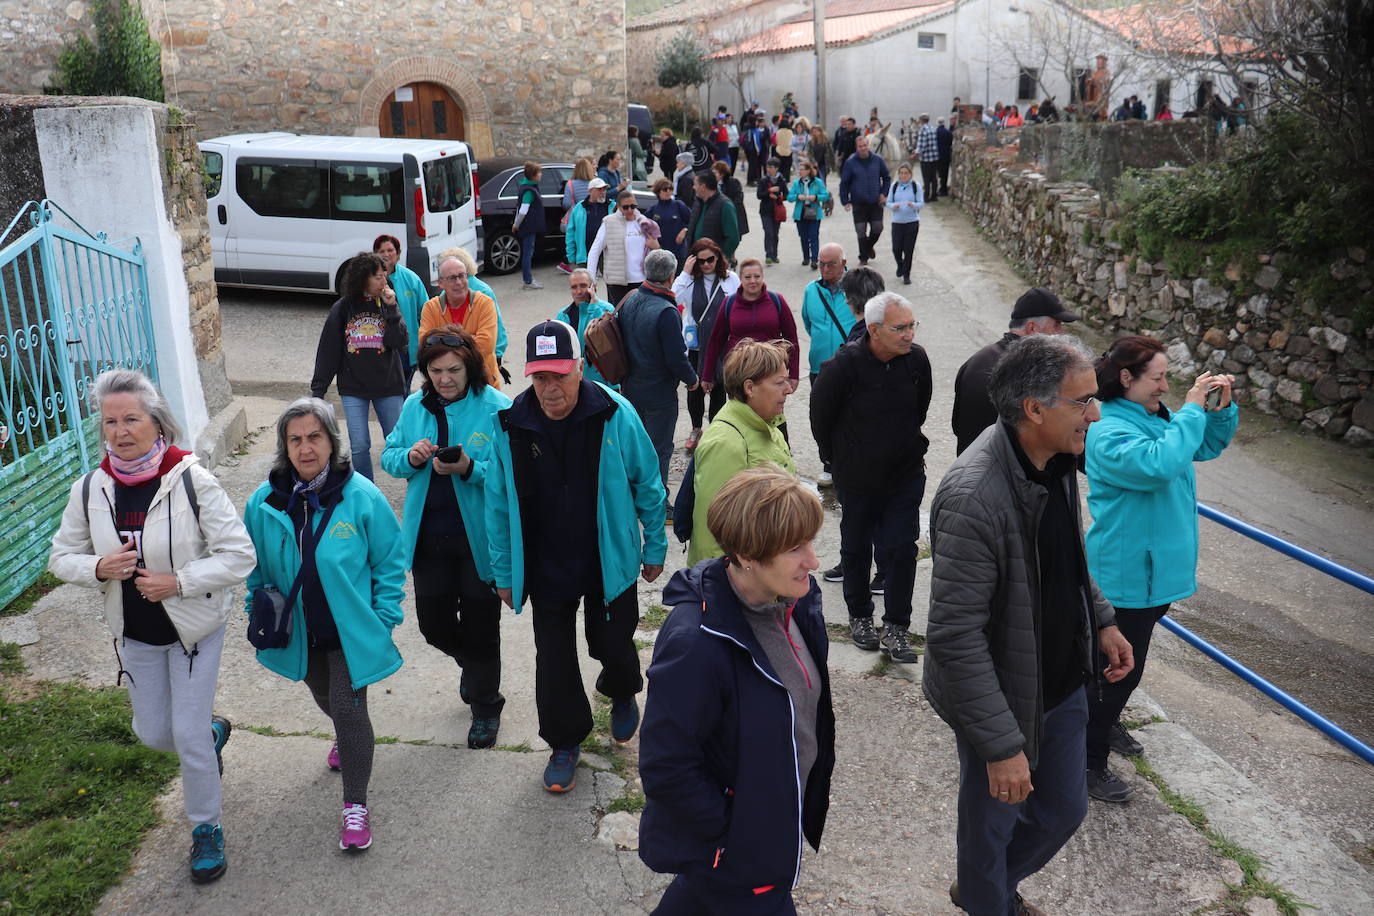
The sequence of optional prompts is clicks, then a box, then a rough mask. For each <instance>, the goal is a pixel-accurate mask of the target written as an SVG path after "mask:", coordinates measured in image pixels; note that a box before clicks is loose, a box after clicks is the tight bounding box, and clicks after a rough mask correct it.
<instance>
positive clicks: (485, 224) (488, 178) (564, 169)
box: [477, 156, 655, 274]
mask: <svg viewBox="0 0 1374 916" xmlns="http://www.w3.org/2000/svg"><path fill="white" fill-rule="evenodd" d="M540 168H542V169H543V173H542V174H541V175H540V176H539V193H540V196H542V197H543V199H544V223H545V225H546V226H547V227H548V231H547V232H545V234H544V240H543V246H544V251H546V252H555V253H556V254H557V257H558V260H560V261H562V260H563V257H564V247H563V230H562V229H561V228H560V226H559V223H561V222H562V220H563V189H564V188H565V187H566V186H567V184H568V181H569V180H570V179H571V178H572V173H573V167H572V163H571V162H544V163H541V164H540ZM524 172H525V160H524V159H517V158H515V157H513V156H505V157H500V158H495V159H485V160H483V161H481V162H479V163H478V164H477V180H478V181H479V182H480V183H481V189H482V233H483V235H484V236H485V238H486V246H487V250H486V264H485V265H484V267H483V269H484V270H485V271H486V272H489V273H493V274H508V273H512V272H514V271H516V270H518V269H519V267H520V239H518V238H517V237H516V235H515V233H514V231H512V228H511V227H512V226H513V225H514V224H515V211H516V210H517V209H518V201H519V196H520V190H519V186H520V179H521V177H522V176H523V175H524ZM630 187H631V189H632V190H633V191H634V193H635V199H636V200H637V201H638V202H639V206H640V207H642V208H648V207H652V206H653V205H654V203H655V199H654V195H653V194H652V193H651V192H650V191H649V190H648V189H647V188H646V187H645V185H644V182H642V181H639V182H633V183H632V184H631V186H630Z"/></svg>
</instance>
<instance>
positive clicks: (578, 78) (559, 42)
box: [0, 0, 626, 158]
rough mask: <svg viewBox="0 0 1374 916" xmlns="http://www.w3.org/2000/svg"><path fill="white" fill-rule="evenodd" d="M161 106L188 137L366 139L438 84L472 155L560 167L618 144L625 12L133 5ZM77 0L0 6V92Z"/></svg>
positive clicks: (54, 35)
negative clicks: (412, 92) (181, 121)
mask: <svg viewBox="0 0 1374 916" xmlns="http://www.w3.org/2000/svg"><path fill="white" fill-rule="evenodd" d="M142 2H143V5H144V10H145V15H146V17H147V19H148V22H149V24H150V28H151V29H152V31H153V33H154V35H155V36H156V37H157V38H158V39H159V40H160V41H161V43H162V47H163V58H162V68H163V73H164V75H165V83H166V91H167V101H168V102H169V103H171V104H174V105H176V106H177V107H179V108H182V109H184V110H186V111H190V112H193V113H194V116H195V121H196V135H197V137H198V138H201V139H204V138H205V137H213V136H217V135H221V134H228V133H237V132H248V131H261V130H291V131H298V132H301V133H318V134H345V135H361V136H376V135H377V129H378V120H379V115H380V113H381V108H382V104H383V103H384V101H386V100H387V99H389V97H390V95H391V93H392V92H394V91H395V90H396V89H398V88H400V87H401V86H404V85H406V84H407V83H410V82H417V81H419V82H434V83H438V84H440V85H443V86H444V87H445V88H447V89H448V91H449V92H450V93H451V94H452V95H453V96H454V98H455V99H456V100H457V101H458V103H459V104H460V105H461V106H462V107H463V109H464V126H465V129H466V138H467V139H468V140H469V142H471V143H472V145H473V147H474V149H475V151H476V153H477V155H478V156H479V157H489V156H492V155H516V156H532V157H534V158H546V157H547V158H570V157H573V156H580V155H593V154H596V153H599V152H602V151H604V150H606V149H608V148H610V147H611V146H623V145H624V143H625V124H626V110H625V101H626V99H625V32H624V18H625V8H624V4H622V3H604V2H601V0H570V2H568V3H564V4H562V5H560V6H557V7H549V6H546V5H541V4H536V3H534V2H533V0H516V2H506V0H468V2H465V3H462V4H454V5H448V6H445V5H442V4H436V3H433V2H430V0H390V2H387V3H364V4H352V5H350V6H348V7H347V8H346V9H345V7H343V6H340V5H338V4H336V3H331V2H326V0H299V2H293V0H166V2H165V3H163V2H161V0H157V2H154V0H142ZM91 18H92V17H91V13H90V10H89V8H88V6H87V4H86V3H85V2H83V0H71V2H67V3H63V2H62V0H0V46H3V47H4V48H5V53H4V54H3V55H0V92H7V91H8V92H16V93H25V94H36V93H40V92H42V90H43V87H44V86H45V85H47V84H49V83H50V82H51V80H52V71H53V69H54V68H55V66H56V61H57V55H58V54H59V53H60V51H61V49H62V47H63V46H64V45H65V44H66V43H68V42H70V41H72V40H73V39H74V38H75V36H76V34H77V32H78V31H79V30H82V29H86V30H89V29H90V25H91Z"/></svg>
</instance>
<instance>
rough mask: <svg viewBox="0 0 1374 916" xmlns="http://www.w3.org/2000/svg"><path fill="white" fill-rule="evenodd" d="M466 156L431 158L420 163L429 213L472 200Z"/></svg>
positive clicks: (456, 207) (470, 180) (441, 211)
mask: <svg viewBox="0 0 1374 916" xmlns="http://www.w3.org/2000/svg"><path fill="white" fill-rule="evenodd" d="M469 168H470V167H469V165H468V159H467V157H466V156H446V157H444V158H443V159H431V160H430V161H429V162H426V163H424V164H423V165H421V170H422V171H423V172H424V177H425V200H427V201H428V202H429V211H430V212H431V213H444V212H446V211H449V210H457V209H458V208H459V207H461V206H463V205H464V204H466V203H467V202H468V201H469V200H472V173H471V171H469Z"/></svg>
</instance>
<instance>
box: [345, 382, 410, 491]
mask: <svg viewBox="0 0 1374 916" xmlns="http://www.w3.org/2000/svg"><path fill="white" fill-rule="evenodd" d="M339 400H341V401H343V409H344V420H345V421H346V422H347V423H348V445H349V448H351V449H352V450H353V470H355V471H357V472H358V473H359V474H362V475H363V476H364V477H366V478H367V479H368V480H371V479H372V432H371V431H370V430H369V429H368V428H367V408H368V405H369V404H370V405H372V407H373V408H374V409H376V411H377V422H378V423H380V424H381V425H382V435H383V436H389V435H390V434H391V430H392V427H394V426H395V425H396V421H397V420H399V419H400V418H401V405H402V404H404V403H405V400H406V399H405V397H404V396H402V395H399V394H394V395H392V396H390V397H386V398H356V397H354V396H352V395H350V394H341V395H339Z"/></svg>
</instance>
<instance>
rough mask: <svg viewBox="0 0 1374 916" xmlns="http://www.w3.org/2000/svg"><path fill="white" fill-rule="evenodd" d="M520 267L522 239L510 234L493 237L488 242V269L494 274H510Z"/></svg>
mask: <svg viewBox="0 0 1374 916" xmlns="http://www.w3.org/2000/svg"><path fill="white" fill-rule="evenodd" d="M519 266H520V239H519V238H518V237H516V236H515V235H514V234H512V233H510V232H498V233H497V234H495V235H493V236H492V237H491V239H490V240H489V241H488V242H487V263H486V267H487V269H488V270H490V271H491V272H492V273H494V274H508V273H513V272H514V271H515V270H516V269H517V268H518V267H519Z"/></svg>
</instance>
